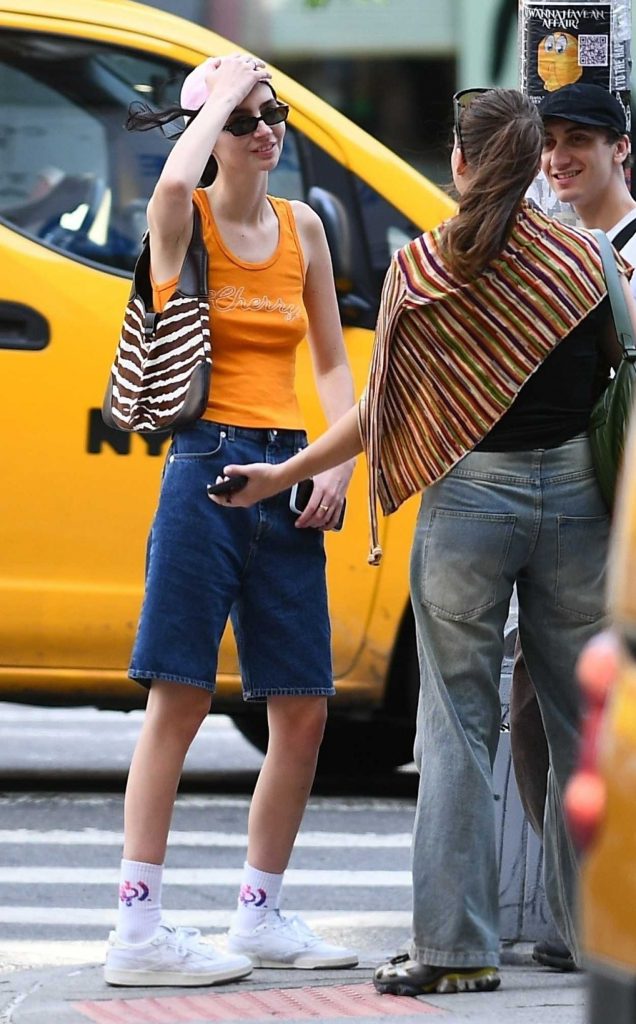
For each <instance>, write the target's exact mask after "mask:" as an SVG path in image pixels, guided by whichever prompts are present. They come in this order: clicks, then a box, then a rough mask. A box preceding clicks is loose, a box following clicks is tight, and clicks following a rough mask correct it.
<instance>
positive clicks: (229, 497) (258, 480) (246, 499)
mask: <svg viewBox="0 0 636 1024" xmlns="http://www.w3.org/2000/svg"><path fill="white" fill-rule="evenodd" d="M279 470H280V467H279V466H272V465H270V464H269V463H267V462H253V463H251V464H250V465H248V466H226V467H225V469H224V470H223V476H219V477H217V478H216V481H215V483H221V481H222V480H227V479H228V477H229V478H231V477H233V476H239V475H242V476H246V477H247V483H246V485H245V486H244V487H242V488H241V489H240V490H239V491H234V492H233V493H231V494H210V495H209V497H210V500H211V501H213V502H214V503H215V504H216V505H223V506H225V507H227V508H249V506H250V505H255V504H256V502H257V501H264V500H265V498H271V497H272V496H273V495H274V494H278V492H279V491H283V490H285V486H286V485H285V484H284V483H281V482H280V481H279V476H278V471H279Z"/></svg>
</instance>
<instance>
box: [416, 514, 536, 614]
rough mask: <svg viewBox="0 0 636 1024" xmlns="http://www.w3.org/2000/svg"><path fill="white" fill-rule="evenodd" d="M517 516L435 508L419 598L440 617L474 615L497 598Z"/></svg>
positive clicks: (427, 535) (424, 556)
mask: <svg viewBox="0 0 636 1024" xmlns="http://www.w3.org/2000/svg"><path fill="white" fill-rule="evenodd" d="M516 521H517V517H516V516H515V515H512V514H509V513H496V512H468V511H461V510H457V511H454V510H451V509H444V508H434V509H433V510H432V511H431V515H430V519H429V522H428V524H427V526H426V532H425V539H424V552H423V559H422V567H421V579H420V581H419V586H418V585H417V581H415V583H416V589H417V590H419V594H418V596H419V598H420V600H421V601H422V603H423V604H424V605H426V606H427V607H428V608H430V609H431V611H433V612H435V614H436V615H438V616H439V617H440V618H443V619H444V618H445V619H451V620H454V621H461V620H467V619H472V618H475V617H476V616H478V615H479V614H480V613H481V612H483V611H485V610H486V609H488V608H492V606H493V605H494V604H495V603H496V601H497V590H498V586H499V580H500V578H501V574H502V572H503V569H504V566H505V563H506V558H507V556H508V551H509V549H510V543H511V541H512V535H513V533H514V528H515V523H516Z"/></svg>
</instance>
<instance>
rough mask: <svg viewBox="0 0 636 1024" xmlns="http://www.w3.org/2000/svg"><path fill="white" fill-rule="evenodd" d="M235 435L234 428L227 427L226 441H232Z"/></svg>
mask: <svg viewBox="0 0 636 1024" xmlns="http://www.w3.org/2000/svg"><path fill="white" fill-rule="evenodd" d="M235 434H236V429H235V428H234V427H228V428H227V439H228V441H233V440H234V437H235Z"/></svg>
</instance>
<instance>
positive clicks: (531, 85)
mask: <svg viewBox="0 0 636 1024" xmlns="http://www.w3.org/2000/svg"><path fill="white" fill-rule="evenodd" d="M521 12H522V24H521V39H522V45H521V88H522V90H523V92H525V93H527V94H528V95H529V96H530V97H531V98H532V99H534V100H535V101H536V102H539V101H540V100H542V99H543V97H544V96H547V95H548V94H549V93H551V92H554V91H555V90H556V89H561V88H562V87H563V86H564V85H573V84H574V83H575V82H588V83H593V84H594V85H601V86H603V88H604V89H611V88H612V87H613V78H612V56H613V54H612V4H611V2H605V3H596V2H595V3H578V4H577V3H567V2H564V0H548V2H546V0H524V2H523V3H522V5H521Z"/></svg>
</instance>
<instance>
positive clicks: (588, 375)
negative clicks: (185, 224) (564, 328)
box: [476, 296, 611, 452]
mask: <svg viewBox="0 0 636 1024" xmlns="http://www.w3.org/2000/svg"><path fill="white" fill-rule="evenodd" d="M610 316H611V312H610V305H609V299H608V298H607V296H606V297H605V298H604V299H603V301H602V302H601V303H599V305H598V306H597V307H596V309H594V310H592V312H591V313H588V315H587V316H586V317H585V319H584V320H582V321H581V323H580V324H578V325H577V326H576V327H575V328H574V330H573V331H570V333H569V334H568V335H567V337H565V338H564V339H563V341H561V342H559V344H558V345H557V347H556V348H555V349H554V350H553V351H552V352H551V353H550V355H549V356H547V358H546V359H544V361H543V362H542V363H541V366H540V367H539V368H538V370H535V372H534V373H533V375H532V376H531V377H530V378H529V380H527V381H526V383H525V384H524V385H523V387H522V388H521V391H520V392H519V394H518V395H517V397H516V398H515V400H514V402H513V403H512V405H511V406H510V408H509V409H508V411H507V412H505V413H504V415H503V416H502V417H501V419H500V420H499V422H498V423H496V424H495V426H494V427H493V428H492V430H490V431H489V433H488V434H486V436H485V438H484V439H483V441H480V443H479V444H478V445H476V451H484V452H514V451H529V450H531V449H532V448H555V447H556V446H557V445H559V444H563V442H564V441H567V440H568V438H570V437H574V436H575V435H576V434H580V433H582V432H583V431H584V430H587V427H588V424H589V420H590V413H591V412H592V407H593V405H594V403H595V402H596V400H597V398H598V397H599V395H600V394H601V393H602V391H603V390H604V388H605V387H606V385H607V381H608V378H609V364H608V362H607V359H606V358H605V356H604V355H603V353H602V351H601V349H600V341H601V338H602V335H603V331H604V329H605V327H606V326H607V323H608V321H609V318H610Z"/></svg>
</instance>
